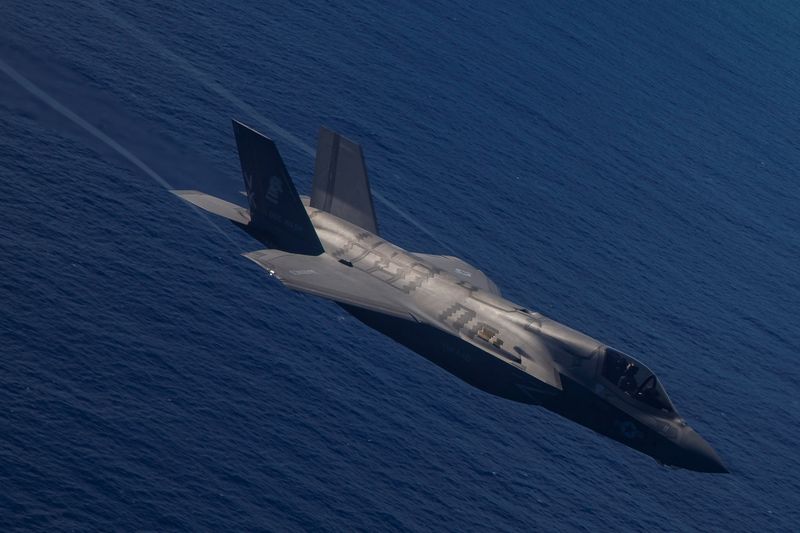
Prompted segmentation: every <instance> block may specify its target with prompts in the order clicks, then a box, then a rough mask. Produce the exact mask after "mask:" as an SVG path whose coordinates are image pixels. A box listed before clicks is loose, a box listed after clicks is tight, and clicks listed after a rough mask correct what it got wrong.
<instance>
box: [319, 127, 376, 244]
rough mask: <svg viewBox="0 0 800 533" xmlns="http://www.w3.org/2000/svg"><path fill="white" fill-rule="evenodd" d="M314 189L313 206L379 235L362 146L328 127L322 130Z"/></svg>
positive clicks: (320, 131) (320, 132)
mask: <svg viewBox="0 0 800 533" xmlns="http://www.w3.org/2000/svg"><path fill="white" fill-rule="evenodd" d="M311 190H312V192H311V207H314V208H316V209H320V210H322V211H327V212H328V213H331V214H332V215H335V216H337V217H339V218H341V219H342V220H347V221H348V222H352V223H353V224H355V225H356V226H359V227H362V228H364V229H366V230H367V231H369V232H372V233H375V234H377V233H378V221H377V219H376V218H375V207H374V206H373V204H372V194H371V193H370V189H369V178H368V176H367V166H366V164H364V153H363V151H362V150H361V146H360V145H358V144H356V143H354V142H353V141H351V140H350V139H347V138H346V137H343V136H341V135H339V134H338V133H336V132H333V131H331V130H329V129H327V128H325V127H322V128H320V130H319V141H318V143H317V157H316V161H315V163H314V179H313V181H312V184H311Z"/></svg>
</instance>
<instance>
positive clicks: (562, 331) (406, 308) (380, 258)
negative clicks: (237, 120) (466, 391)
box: [176, 129, 727, 472]
mask: <svg viewBox="0 0 800 533" xmlns="http://www.w3.org/2000/svg"><path fill="white" fill-rule="evenodd" d="M248 132H251V133H248ZM245 133H246V134H247V135H249V136H251V138H249V139H248V140H247V141H246V142H244V143H243V142H242V141H241V140H240V132H239V131H238V130H237V141H238V142H239V146H240V151H241V149H242V146H243V145H244V146H245V148H246V147H248V146H250V147H253V146H257V145H258V143H259V142H260V143H261V146H263V147H264V149H265V150H267V151H268V153H269V154H271V152H269V150H271V149H272V148H274V143H272V141H268V140H266V139H265V138H262V140H261V141H258V139H255V138H252V134H255V135H258V134H257V133H255V132H253V130H250V129H246V131H245ZM323 137H324V138H325V139H328V140H330V139H337V138H339V137H338V136H337V135H336V134H332V135H328V134H323ZM267 141H268V142H267ZM326 142H327V141H325V142H321V143H320V146H321V150H323V151H326V154H327V155H326V154H323V155H322V156H320V157H318V158H317V163H318V169H317V170H318V171H319V169H320V165H319V163H320V161H323V162H326V161H328V159H330V153H335V152H336V149H335V148H333V149H332V148H330V146H328V145H327V144H326ZM347 142H348V143H350V144H353V143H352V142H350V141H347ZM355 146H356V147H357V146H358V145H355ZM270 147H272V148H270ZM350 148H352V147H350ZM352 153H357V154H358V155H359V158H360V157H361V155H360V154H361V149H360V147H359V148H358V150H353V152H352ZM275 154H277V151H276V152H275ZM348 157H349V156H348ZM249 158H250V162H249V163H248V164H249V165H255V164H263V161H264V159H265V158H263V157H262V156H258V155H253V154H251V155H250V156H249ZM245 159H246V158H245V157H244V156H243V157H242V164H243V167H244V166H245ZM266 159H269V161H270V163H269V164H270V165H272V166H270V167H269V168H268V169H267V170H268V171H266V172H264V171H262V170H263V169H254V170H253V171H252V172H249V173H248V172H247V171H245V172H244V173H245V185H246V187H247V190H248V199H249V200H250V216H251V217H252V220H250V222H249V223H248V222H245V218H246V217H245V216H244V214H243V213H242V208H240V207H238V206H235V205H234V204H230V203H228V202H224V201H221V200H218V199H215V198H213V197H209V196H206V195H203V194H202V193H197V192H195V191H179V192H177V193H176V194H179V196H181V197H182V198H184V199H185V200H187V201H189V202H191V203H193V204H194V205H197V206H199V207H202V208H204V209H206V210H208V211H210V212H213V213H215V214H218V215H221V216H224V217H226V218H229V219H231V220H233V221H234V222H235V223H237V224H238V225H240V226H241V227H243V228H244V229H245V230H247V231H248V232H250V233H251V234H254V235H255V236H257V237H258V231H266V232H268V233H269V237H270V238H271V239H272V240H274V241H275V242H278V243H286V241H287V240H291V239H301V240H304V242H302V243H301V244H300V245H298V244H297V243H294V244H293V245H291V246H284V245H283V244H281V246H279V248H280V249H265V250H259V251H255V252H250V253H247V254H244V255H245V256H246V257H247V258H248V259H251V260H252V261H254V262H255V263H256V264H258V265H259V266H261V267H262V268H264V269H265V270H266V271H267V272H268V273H269V275H270V276H273V277H275V278H277V279H278V280H280V281H281V282H282V283H283V284H284V285H286V286H287V287H289V288H291V289H294V290H298V291H301V292H306V293H309V294H314V295H316V296H320V297H323V298H327V299H330V300H333V301H335V302H337V303H338V304H340V305H341V306H342V307H343V308H344V309H346V310H347V311H348V312H350V313H352V314H353V315H354V316H355V317H356V318H358V319H359V320H361V321H362V322H364V323H365V324H367V325H369V326H370V327H373V328H375V329H377V330H379V331H381V332H383V333H384V334H386V335H388V336H389V337H391V338H393V339H395V340H396V341H398V342H399V343H401V344H404V345H406V346H408V347H409V348H411V349H412V350H414V351H416V352H417V353H419V354H421V355H423V356H424V357H426V358H428V359H430V360H431V361H433V362H434V363H436V364H437V365H439V366H441V367H442V368H444V369H446V370H447V371H449V372H451V373H453V374H455V375H456V376H458V377H460V378H461V379H463V380H464V381H466V382H468V383H470V384H472V385H474V386H476V387H478V388H480V389H482V390H485V391H487V392H489V393H492V394H495V395H498V396H501V397H504V398H508V399H511V400H515V401H519V402H524V403H530V404H537V405H542V406H543V407H545V408H547V409H549V410H551V411H554V412H556V413H558V414H560V415H562V416H565V417H567V418H569V419H571V420H574V421H576V422H578V423H580V424H582V425H584V426H586V427H589V428H591V429H593V430H595V431H597V432H598V433H601V434H603V435H606V436H608V437H610V438H612V439H614V440H617V441H619V442H622V443H624V444H626V445H627V446H630V447H631V448H634V449H637V450H639V451H641V452H643V453H646V454H648V455H651V456H652V457H654V458H655V459H656V460H657V461H659V462H661V463H664V464H668V465H674V466H678V467H683V468H689V469H692V470H698V471H703V472H726V471H727V470H726V469H725V467H724V466H723V464H722V462H721V460H720V459H719V457H718V456H717V455H716V453H715V452H714V450H713V449H712V448H711V447H710V446H709V445H708V443H706V442H705V441H704V440H703V439H702V437H700V436H699V435H698V434H697V433H695V432H694V430H692V429H691V427H689V426H688V424H687V423H686V422H685V421H684V420H683V419H682V418H681V417H680V415H679V414H678V412H677V411H676V410H675V408H674V406H673V405H672V403H671V402H670V400H669V397H668V396H667V394H666V391H664V389H663V387H662V386H661V383H660V382H659V381H658V379H657V378H656V376H655V375H654V374H652V372H650V370H649V369H647V367H646V366H645V365H643V364H642V363H641V362H639V361H636V360H635V359H634V358H633V357H630V356H629V355H627V354H623V353H621V352H619V351H617V350H614V349H612V348H610V347H608V346H606V345H604V344H603V343H602V342H600V341H598V340H596V339H594V338H592V337H589V336H587V335H585V334H583V333H580V332H578V331H575V330H574V329H571V328H569V327H567V326H565V325H563V324H560V323H558V322H556V321H554V320H552V319H549V318H547V317H546V316H544V315H542V314H541V313H538V312H533V311H530V310H528V309H526V308H524V307H522V306H519V305H517V304H515V303H513V302H511V301H509V300H507V299H505V298H503V297H502V296H501V295H500V291H499V290H498V289H497V286H496V285H495V284H494V282H492V281H491V280H490V279H489V278H488V277H487V276H486V275H485V274H483V273H482V272H481V271H480V270H478V269H477V268H475V267H473V266H472V265H469V264H468V263H466V262H464V261H462V260H461V259H458V258H454V257H449V256H436V255H428V254H420V253H411V252H407V251H405V250H403V249H402V248H399V247H398V246H395V245H393V244H391V243H390V242H388V241H386V240H385V239H383V238H381V237H380V236H378V235H377V234H376V233H375V232H374V231H370V230H368V229H367V228H365V227H363V226H360V225H358V224H356V223H353V219H355V220H364V219H363V218H358V216H354V215H353V211H348V210H345V211H338V212H340V213H344V214H346V215H347V216H348V217H350V219H349V220H348V219H345V218H343V217H341V216H337V215H336V214H335V213H334V212H330V211H329V210H326V209H320V208H318V207H317V206H321V207H327V208H330V207H331V206H336V205H351V204H350V202H351V201H352V199H353V198H357V199H358V205H360V206H361V207H364V206H365V205H366V204H364V202H363V197H362V196H352V194H351V192H352V191H349V190H348V191H347V192H344V191H342V192H341V194H342V198H343V200H342V202H341V203H339V200H338V199H337V195H339V194H340V189H339V188H338V187H337V186H334V187H332V188H331V187H328V188H326V189H325V193H324V194H323V193H319V196H317V199H318V202H315V200H314V197H312V199H311V201H310V202H307V201H302V202H301V199H300V197H298V196H297V193H296V191H295V189H294V186H292V187H291V188H289V187H284V188H283V189H282V190H283V191H286V192H287V194H288V193H292V194H293V197H292V198H288V197H287V196H280V197H279V201H278V203H281V202H283V203H285V204H286V206H285V207H286V208H285V209H282V210H281V209H278V210H277V212H278V213H280V216H281V217H284V218H285V219H288V220H290V221H291V224H288V225H287V224H282V223H281V220H282V219H281V218H280V217H278V218H277V219H275V220H277V223H276V224H274V225H273V226H272V227H269V228H265V227H263V226H261V224H264V223H266V222H267V221H268V220H267V219H265V218H264V217H263V215H261V214H259V212H258V209H261V208H262V206H263V202H262V201H261V200H260V199H262V198H263V194H264V191H265V187H266V186H265V184H264V183H266V182H274V181H275V180H276V178H275V177H274V176H275V175H278V176H279V178H277V179H278V180H280V181H281V183H283V180H284V179H288V174H287V173H286V172H285V169H284V168H283V167H282V165H283V164H282V162H280V157H279V156H277V159H276V158H275V157H274V156H272V155H270V156H269V157H268V158H266ZM275 160H277V161H278V162H280V164H279V165H277V164H275ZM356 166H357V165H356ZM322 168H325V165H322ZM341 168H342V169H348V168H351V167H348V166H347V165H345V166H343V167H341ZM353 168H355V167H353ZM361 168H363V166H362V167H361ZM359 172H360V170H358V169H356V174H355V177H352V176H350V177H347V178H344V179H342V175H339V174H338V171H337V173H336V174H337V177H336V178H335V180H337V181H338V183H351V184H356V185H357V186H358V187H367V189H366V191H367V194H368V193H369V191H368V184H367V182H366V174H365V173H364V174H363V176H362V175H361V174H359ZM362 178H363V179H362ZM328 179H330V174H328ZM259 180H261V181H263V182H264V183H259ZM319 183H327V184H328V185H329V184H330V182H329V181H328V182H325V181H324V180H323V181H320V182H319ZM316 184H317V179H316V176H315V185H316ZM319 190H322V189H319ZM316 194H317V189H316V188H315V195H316ZM359 194H360V193H359ZM331 195H332V196H333V198H331ZM297 206H301V207H302V208H303V212H302V213H300V212H298V210H297ZM271 207H272V208H273V209H274V208H275V205H274V204H271ZM371 207H372V204H371V202H370V204H369V208H370V210H371ZM360 212H361V213H362V214H363V213H365V211H360ZM370 213H372V215H371V217H370V218H369V220H371V221H373V222H374V212H372V211H370ZM301 215H302V217H304V221H305V222H306V223H307V224H308V226H309V227H311V228H312V230H313V231H314V233H315V235H314V237H315V239H316V238H318V240H317V241H316V242H317V243H319V245H320V250H317V249H316V248H315V246H314V242H313V240H311V239H309V238H308V235H307V233H306V232H305V230H304V228H305V226H304V225H303V224H302V222H303V221H302V220H299V219H300V217H301ZM369 220H367V222H369ZM367 225H370V224H369V223H368V224H367ZM254 227H255V228H256V229H257V230H258V231H255V232H254V230H253V228H254ZM370 227H374V225H370ZM319 252H322V253H319ZM626 380H627V381H626Z"/></svg>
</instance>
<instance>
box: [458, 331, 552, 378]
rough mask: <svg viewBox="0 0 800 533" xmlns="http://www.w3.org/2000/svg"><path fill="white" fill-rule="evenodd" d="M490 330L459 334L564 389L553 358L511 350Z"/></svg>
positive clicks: (478, 346)
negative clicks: (494, 339) (474, 333)
mask: <svg viewBox="0 0 800 533" xmlns="http://www.w3.org/2000/svg"><path fill="white" fill-rule="evenodd" d="M493 333H494V332H492V331H490V332H488V333H484V332H482V331H480V330H479V331H478V334H477V335H475V336H474V337H473V336H470V335H468V334H465V333H464V332H459V333H458V336H459V337H460V338H461V339H462V340H463V341H465V342H468V343H469V344H471V345H473V346H475V347H477V348H479V349H481V350H483V351H484V352H488V353H490V354H492V355H494V356H495V357H498V358H500V359H503V360H505V361H506V362H507V363H511V364H512V365H514V366H516V367H518V368H523V369H524V370H525V371H526V372H527V373H528V374H530V375H532V376H534V377H535V378H536V379H538V380H539V381H541V382H543V383H546V384H547V385H549V386H550V387H553V388H554V389H557V390H564V388H563V386H562V384H561V375H560V374H559V372H558V370H557V369H556V367H555V366H554V365H553V361H552V359H550V358H549V357H546V356H542V355H539V354H534V353H528V352H525V351H522V352H517V351H513V352H512V351H509V350H507V349H506V346H504V345H503V344H502V343H497V342H496V341H494V342H493V339H492V336H491V335H492V334H493Z"/></svg>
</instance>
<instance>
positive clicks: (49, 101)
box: [0, 59, 235, 245]
mask: <svg viewBox="0 0 800 533" xmlns="http://www.w3.org/2000/svg"><path fill="white" fill-rule="evenodd" d="M0 71H2V72H3V73H4V74H5V75H6V76H8V77H9V78H11V79H12V80H13V81H14V82H16V83H17V85H19V86H20V87H22V88H23V89H25V90H26V91H28V92H29V93H30V94H31V95H33V96H35V97H36V98H38V99H39V100H40V101H41V102H43V103H44V104H46V105H47V106H49V107H50V108H51V109H53V110H54V111H56V112H57V113H59V114H60V115H62V116H63V117H65V118H66V119H68V120H69V121H70V122H72V123H73V124H75V125H76V126H78V127H79V128H81V129H82V130H84V131H86V132H87V133H89V134H90V135H91V136H92V137H94V138H95V139H97V140H99V141H100V142H102V143H103V144H105V145H106V146H108V147H109V148H111V149H112V150H114V151H115V152H117V153H118V154H119V155H121V156H122V157H124V158H125V159H127V160H128V161H129V162H131V163H132V164H133V165H134V166H136V167H137V168H138V169H139V170H141V171H142V172H144V173H145V174H146V175H147V176H148V177H150V178H151V179H152V180H153V181H155V182H156V183H158V184H159V185H161V186H162V187H164V188H165V189H167V190H172V189H173V187H172V186H171V185H170V184H169V182H168V181H167V180H165V179H164V178H163V177H162V176H161V175H160V174H159V173H158V172H156V171H155V170H153V169H152V168H150V167H149V166H148V165H147V163H145V162H144V161H142V160H141V159H139V158H138V157H137V156H136V155H135V154H134V153H133V152H131V151H130V150H128V149H127V148H125V147H124V146H122V145H121V144H120V143H118V142H117V141H115V140H114V139H113V138H111V137H110V136H108V135H107V134H106V133H104V132H102V131H101V130H100V129H98V128H97V127H96V126H95V125H93V124H92V123H90V122H89V121H87V120H86V119H84V118H83V117H81V116H80V115H78V114H77V113H76V112H74V111H73V110H71V109H70V108H68V107H67V106H66V105H64V104H62V103H61V102H59V101H58V100H57V99H56V98H55V97H53V96H52V95H50V94H48V93H47V92H46V91H45V90H44V89H42V88H41V87H39V86H38V85H36V84H35V83H33V82H32V81H31V80H29V79H28V78H26V77H25V76H23V75H22V74H20V73H19V72H18V71H17V70H16V69H15V68H13V67H12V66H11V65H9V64H8V63H6V62H5V61H4V60H2V59H0ZM187 203H188V202H187ZM189 205H190V206H191V207H192V208H194V211H195V212H196V213H197V214H198V215H200V216H202V217H203V219H204V220H205V221H206V222H207V223H208V224H209V225H210V226H211V227H213V228H214V229H215V230H216V231H218V232H219V233H220V235H222V236H223V237H225V239H226V240H227V241H228V242H230V243H231V244H233V245H235V243H234V241H233V239H232V238H231V237H230V235H228V234H227V233H225V232H224V231H222V229H221V228H220V227H219V226H217V225H216V224H214V222H213V221H212V220H211V219H210V218H209V217H208V216H207V215H206V214H205V213H204V212H203V211H202V210H200V209H199V208H197V207H195V206H193V205H192V204H189Z"/></svg>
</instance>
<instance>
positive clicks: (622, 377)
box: [603, 348, 675, 413]
mask: <svg viewBox="0 0 800 533" xmlns="http://www.w3.org/2000/svg"><path fill="white" fill-rule="evenodd" d="M603 377H604V378H605V379H607V380H608V381H609V382H611V384H612V385H614V386H615V387H617V388H618V389H619V390H621V391H622V392H624V393H625V394H627V395H628V396H630V397H631V398H632V399H634V400H636V401H638V402H641V403H643V404H645V405H648V406H650V407H652V408H655V409H659V410H661V411H664V412H666V413H674V412H675V407H674V406H673V405H672V402H671V401H670V400H669V396H667V393H666V391H665V390H664V387H662V386H661V382H660V381H658V378H656V375H655V374H653V372H652V371H650V369H649V368H647V367H646V366H644V365H643V364H642V363H640V362H639V361H637V360H636V359H634V358H633V357H631V356H630V355H627V354H624V353H622V352H620V351H618V350H615V349H613V348H606V349H605V359H604V361H603Z"/></svg>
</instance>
